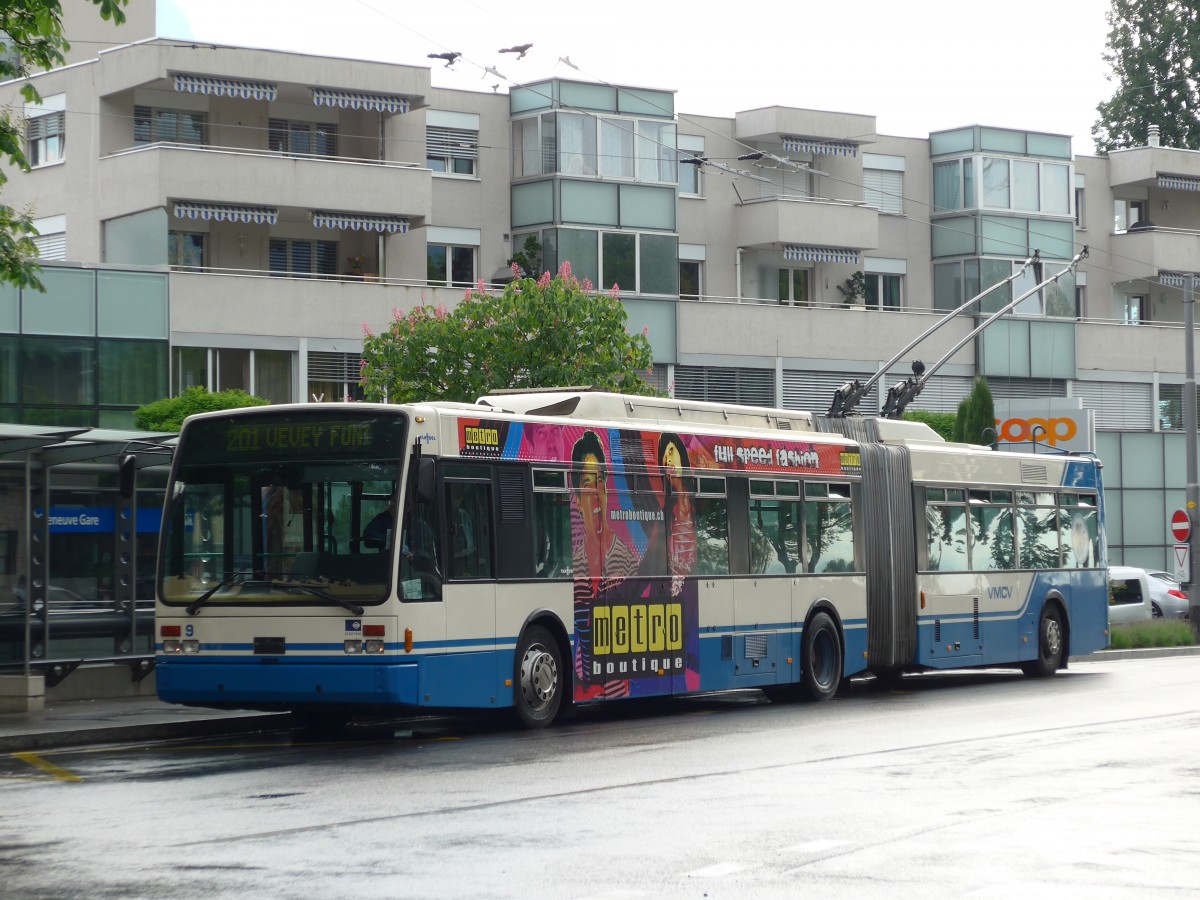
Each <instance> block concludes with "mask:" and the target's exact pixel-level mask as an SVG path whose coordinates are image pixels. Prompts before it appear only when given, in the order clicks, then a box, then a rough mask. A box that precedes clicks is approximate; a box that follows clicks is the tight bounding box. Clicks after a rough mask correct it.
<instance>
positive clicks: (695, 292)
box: [679, 169, 704, 300]
mask: <svg viewBox="0 0 1200 900" xmlns="http://www.w3.org/2000/svg"><path fill="white" fill-rule="evenodd" d="M680 171H682V169H681V170H680ZM703 278H704V263H702V262H699V261H696V260H690V259H681V260H680V261H679V299H680V300H699V299H700V298H701V296H703V293H704V282H703Z"/></svg>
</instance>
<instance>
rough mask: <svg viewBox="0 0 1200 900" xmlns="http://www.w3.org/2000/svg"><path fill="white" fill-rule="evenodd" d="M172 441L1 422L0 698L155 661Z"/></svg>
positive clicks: (136, 673)
mask: <svg viewBox="0 0 1200 900" xmlns="http://www.w3.org/2000/svg"><path fill="white" fill-rule="evenodd" d="M174 440H175V435H173V434H161V433H150V432H132V431H115V430H109V429H102V428H63V427H54V426H48V427H44V426H36V425H4V424H0V681H2V683H0V706H9V707H10V708H14V704H15V701H16V700H17V699H18V698H20V697H26V698H28V697H29V696H31V695H32V694H34V693H36V691H34V690H33V689H31V685H32V684H33V683H34V682H35V681H36V683H37V684H38V685H39V686H40V685H42V684H44V686H45V687H54V686H55V685H57V684H58V683H59V682H61V681H62V680H63V679H64V678H66V677H67V676H69V675H71V673H73V672H75V671H76V670H78V669H80V668H81V667H84V668H90V667H93V666H100V665H106V666H113V665H119V666H127V667H128V668H129V670H130V674H131V679H132V680H134V681H140V680H141V679H142V678H144V677H145V676H146V675H148V674H149V673H150V672H152V671H153V668H154V655H153V651H154V645H153V619H154V588H153V579H154V558H155V553H156V551H157V543H158V533H159V530H160V525H161V518H162V505H163V491H164V487H165V484H166V480H167V475H168V470H169V467H170V462H171V455H172V452H173V446H174ZM123 458H125V459H127V462H126V463H125V470H126V477H125V479H124V481H125V487H126V490H125V491H122V490H121V481H122V479H121V469H122V459H123ZM6 696H7V698H8V700H9V702H5V697H6ZM15 705H16V706H18V707H19V703H18V704H15ZM25 708H30V707H28V706H27V707H25Z"/></svg>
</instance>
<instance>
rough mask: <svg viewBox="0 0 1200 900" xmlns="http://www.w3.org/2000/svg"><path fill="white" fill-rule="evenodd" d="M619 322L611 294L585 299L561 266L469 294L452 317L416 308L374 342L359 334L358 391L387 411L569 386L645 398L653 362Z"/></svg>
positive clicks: (621, 314)
mask: <svg viewBox="0 0 1200 900" xmlns="http://www.w3.org/2000/svg"><path fill="white" fill-rule="evenodd" d="M480 287H482V285H481V286H480ZM627 324H628V320H627V317H626V315H625V308H624V307H623V306H622V305H621V302H620V300H619V299H618V298H617V296H616V294H615V293H614V294H613V295H612V296H605V295H602V294H595V293H593V292H592V290H591V284H590V283H588V282H587V281H584V283H582V284H581V283H580V282H579V281H578V280H577V279H576V278H575V277H574V276H573V275H572V274H571V267H570V264H569V263H564V264H563V267H562V269H561V270H560V271H559V274H558V275H557V276H556V277H554V278H551V277H550V274H549V273H544V274H543V275H542V277H541V278H539V279H538V280H536V281H535V280H534V279H532V278H520V279H518V280H515V281H513V282H512V283H510V284H508V285H507V286H506V287H505V288H504V291H503V293H492V294H489V293H486V292H483V291H482V290H476V291H473V292H469V293H468V294H467V296H466V297H465V298H464V299H463V301H462V302H461V303H460V304H459V305H458V306H457V307H455V309H454V310H453V311H452V312H450V311H447V310H446V309H445V308H444V307H437V308H436V309H435V308H432V307H429V306H418V307H415V308H414V309H413V310H412V311H411V312H409V313H407V314H405V315H397V317H396V318H395V319H394V320H393V321H392V323H391V325H389V326H388V328H386V329H385V330H383V331H381V332H380V333H379V334H373V333H371V332H370V330H369V329H367V328H366V326H364V332H365V336H364V338H363V361H362V385H363V393H364V396H365V397H366V399H368V400H375V401H383V400H387V401H390V402H392V403H407V402H411V401H414V400H457V401H462V402H474V401H475V400H476V399H477V398H478V397H480V396H482V395H483V394H487V393H490V392H492V391H495V390H503V389H512V388H544V387H565V386H570V385H575V386H582V385H589V386H591V387H594V388H598V389H602V390H608V391H617V392H620V393H625V394H653V393H654V392H655V391H654V389H653V388H652V387H651V386H650V385H648V384H647V383H646V382H645V381H644V380H643V379H642V373H643V372H646V371H648V370H649V369H650V367H651V366H652V364H653V354H652V352H651V349H650V342H649V340H647V338H646V333H645V332H643V333H642V334H629V332H628V331H626V326H627Z"/></svg>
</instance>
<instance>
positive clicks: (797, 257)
mask: <svg viewBox="0 0 1200 900" xmlns="http://www.w3.org/2000/svg"><path fill="white" fill-rule="evenodd" d="M783 258H784V259H785V260H787V261H788V262H813V263H817V262H830V263H845V264H847V265H851V266H857V265H858V251H857V250H848V249H845V248H842V247H809V246H807V245H805V244H784V245H783Z"/></svg>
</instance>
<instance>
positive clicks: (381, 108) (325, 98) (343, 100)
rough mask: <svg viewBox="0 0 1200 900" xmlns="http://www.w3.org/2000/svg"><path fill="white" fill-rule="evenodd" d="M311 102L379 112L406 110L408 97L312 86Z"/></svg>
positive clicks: (337, 107)
mask: <svg viewBox="0 0 1200 900" xmlns="http://www.w3.org/2000/svg"><path fill="white" fill-rule="evenodd" d="M312 98H313V103H315V104H316V105H317V106H330V107H334V108H336V109H366V110H371V111H373V112H381V113H406V112H408V98H407V97H397V96H394V95H393V94H364V93H361V92H359V91H335V90H333V89H332V88H312Z"/></svg>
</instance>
